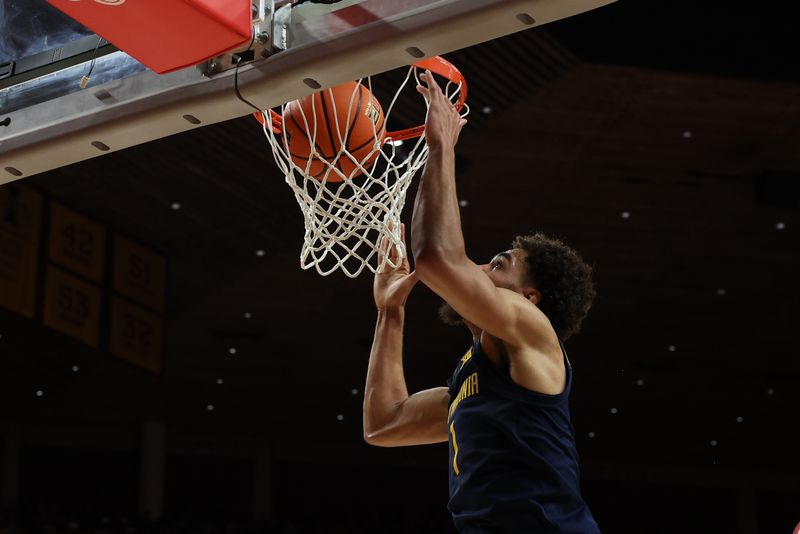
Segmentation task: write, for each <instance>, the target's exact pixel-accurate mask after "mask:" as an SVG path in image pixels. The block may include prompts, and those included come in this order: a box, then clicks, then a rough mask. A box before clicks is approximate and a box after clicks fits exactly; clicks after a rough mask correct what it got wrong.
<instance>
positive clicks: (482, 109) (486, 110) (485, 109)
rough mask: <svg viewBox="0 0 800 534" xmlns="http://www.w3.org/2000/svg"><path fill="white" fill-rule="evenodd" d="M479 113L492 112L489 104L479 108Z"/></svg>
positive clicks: (487, 113)
mask: <svg viewBox="0 0 800 534" xmlns="http://www.w3.org/2000/svg"><path fill="white" fill-rule="evenodd" d="M481 113H483V114H484V115H489V114H491V113H492V108H490V107H489V106H483V107H482V108H481Z"/></svg>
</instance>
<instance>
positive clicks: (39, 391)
mask: <svg viewBox="0 0 800 534" xmlns="http://www.w3.org/2000/svg"><path fill="white" fill-rule="evenodd" d="M42 395H44V391H42V390H41V389H37V390H36V396H37V397H41V396H42Z"/></svg>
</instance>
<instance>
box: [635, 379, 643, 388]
mask: <svg viewBox="0 0 800 534" xmlns="http://www.w3.org/2000/svg"><path fill="white" fill-rule="evenodd" d="M636 385H637V386H643V385H644V380H642V379H641V378H640V379H639V380H637V381H636Z"/></svg>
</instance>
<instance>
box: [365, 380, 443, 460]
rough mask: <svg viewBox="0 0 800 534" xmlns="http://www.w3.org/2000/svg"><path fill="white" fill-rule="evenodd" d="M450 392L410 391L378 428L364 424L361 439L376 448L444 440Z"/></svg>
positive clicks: (437, 389) (440, 389) (441, 389)
mask: <svg viewBox="0 0 800 534" xmlns="http://www.w3.org/2000/svg"><path fill="white" fill-rule="evenodd" d="M449 404H450V394H449V393H448V391H447V388H445V387H439V388H432V389H426V390H424V391H420V392H418V393H414V394H413V395H411V396H410V397H408V398H407V399H406V400H405V401H403V402H401V403H400V404H398V405H397V406H396V407H395V410H394V413H393V414H392V417H391V418H390V419H389V420H388V421H387V422H386V423H384V424H383V425H382V426H381V427H380V428H367V427H366V423H365V427H364V440H365V441H366V442H367V443H369V444H370V445H376V446H378V447H403V446H407V445H427V444H430V443H441V442H443V441H447V439H448V434H447V408H448V405H449Z"/></svg>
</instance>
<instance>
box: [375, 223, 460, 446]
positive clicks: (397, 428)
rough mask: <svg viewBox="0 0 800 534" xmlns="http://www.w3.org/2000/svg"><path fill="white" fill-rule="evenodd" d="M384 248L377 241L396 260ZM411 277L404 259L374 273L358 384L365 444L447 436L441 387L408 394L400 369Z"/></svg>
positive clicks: (445, 401) (426, 440)
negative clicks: (365, 362)
mask: <svg viewBox="0 0 800 534" xmlns="http://www.w3.org/2000/svg"><path fill="white" fill-rule="evenodd" d="M402 232H403V233H405V228H403V229H402ZM404 241H405V238H404ZM390 248H391V247H389V245H388V243H387V241H386V240H383V241H382V242H381V245H380V248H379V250H380V252H381V254H387V253H388V254H389V255H390V259H392V263H395V264H396V263H397V261H396V259H397V254H396V251H394V249H393V248H392V249H391V250H389V249H390ZM416 282H417V276H416V273H414V272H410V270H409V264H408V260H407V259H406V260H404V261H403V262H402V264H401V265H400V266H399V268H398V269H394V270H389V269H387V270H386V271H385V272H381V273H378V274H376V275H375V283H374V286H373V292H374V296H375V305H376V306H377V308H378V322H377V324H376V325H375V339H374V340H373V342H372V351H371V352H370V357H369V367H368V369H367V383H366V386H365V388H364V439H365V440H366V442H367V443H369V444H371V445H378V446H382V447H399V446H403V445H422V444H426V443H438V442H441V441H447V406H448V403H449V400H450V395H449V394H448V392H447V388H443V387H442V388H434V389H429V390H426V391H421V392H419V393H416V394H414V395H412V396H410V397H409V395H408V390H407V389H406V381H405V376H404V374H403V325H404V321H405V302H406V298H407V297H408V294H409V293H410V292H411V289H412V288H413V287H414V284H416Z"/></svg>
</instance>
